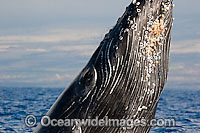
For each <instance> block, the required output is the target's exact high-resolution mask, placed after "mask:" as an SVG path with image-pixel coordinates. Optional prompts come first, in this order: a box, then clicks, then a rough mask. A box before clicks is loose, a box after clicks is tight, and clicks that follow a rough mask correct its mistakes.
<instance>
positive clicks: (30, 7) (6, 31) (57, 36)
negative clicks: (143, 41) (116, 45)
mask: <svg viewBox="0 0 200 133" xmlns="http://www.w3.org/2000/svg"><path fill="white" fill-rule="evenodd" d="M130 1H131V0H101V1H99V0H84V1H79V0H78V1H72V0H15V1H13V0H12V1H11V0H0V3H1V4H0V86H7V87H9V86H12V87H65V86H67V85H68V84H69V83H70V82H71V81H72V80H73V78H74V77H75V76H76V75H77V74H78V72H79V71H80V70H81V69H82V68H83V66H84V65H85V64H86V62H87V61H88V59H89V58H90V56H91V54H92V53H93V51H94V50H95V49H96V47H97V46H98V45H99V43H100V41H101V40H102V39H103V36H104V34H105V33H106V32H107V31H108V30H109V29H110V28H112V27H113V26H114V25H115V23H116V21H117V19H118V17H120V16H121V15H122V14H123V12H124V10H125V8H126V6H127V5H128V4H129V3H130ZM174 3H175V5H176V6H175V8H174V18H175V20H174V26H173V31H172V44H171V45H172V47H171V63H170V73H169V82H168V87H169V88H179V87H183V88H187V87H190V88H194V89H195V88H199V89H200V81H199V75H200V69H199V68H200V61H199V58H200V31H199V29H200V23H199V22H200V8H199V5H200V1H199V0H192V1H191V2H188V0H175V1H174ZM191 84H192V85H193V86H191Z"/></svg>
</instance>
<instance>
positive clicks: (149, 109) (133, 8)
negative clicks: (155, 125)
mask: <svg viewBox="0 0 200 133" xmlns="http://www.w3.org/2000/svg"><path fill="white" fill-rule="evenodd" d="M165 1H167V0H165ZM137 2H140V3H131V4H130V5H129V6H128V7H127V8H126V11H125V13H124V14H123V15H122V17H120V18H119V20H118V21H117V24H116V25H115V26H114V28H113V29H111V30H110V31H109V33H107V34H106V35H105V38H104V39H103V41H102V42H101V43H100V45H99V47H98V48H97V49H96V51H95V52H94V54H93V55H92V57H91V59H90V60H89V62H88V64H87V65H86V66H85V67H84V68H83V70H82V71H81V72H80V73H79V75H78V76H77V77H76V78H75V80H74V81H73V82H72V83H71V85H70V86H69V87H68V88H66V89H65V90H64V91H63V92H62V94H61V95H60V96H59V97H58V99H57V100H56V102H55V103H54V104H53V106H52V107H51V108H50V110H49V111H48V112H47V114H46V115H47V116H49V117H50V118H51V119H87V118H96V117H99V119H102V118H104V117H105V116H107V117H108V118H109V119H114V118H115V119H123V118H124V119H128V118H131V119H141V118H144V119H145V120H147V121H149V120H151V119H153V118H154V117H155V112H156V107H157V103H158V100H159V98H160V95H161V93H162V91H163V88H164V84H165V82H166V79H167V73H168V62H169V49H170V40H171V36H170V31H171V26H172V7H171V6H170V9H169V11H168V13H167V14H168V15H165V16H166V17H165V19H164V21H165V23H166V27H167V28H166V31H165V32H164V33H163V38H162V39H163V41H162V42H161V43H162V45H160V46H157V49H158V50H159V49H160V53H159V56H158V57H159V59H158V62H159V63H158V62H157V65H155V67H154V68H153V70H154V72H152V73H150V77H148V80H147V81H144V80H143V79H144V77H145V75H146V72H145V71H146V70H145V68H146V67H145V66H148V65H149V62H148V61H147V60H146V57H147V55H142V56H141V54H140V53H141V52H140V49H141V48H140V42H142V41H144V35H143V34H142V31H143V28H144V26H146V25H147V15H146V14H147V13H148V12H149V10H150V9H152V11H153V14H152V16H154V18H156V17H157V16H158V15H159V14H160V8H161V0H154V1H151V0H150V1H149V0H147V1H145V0H137ZM156 5H158V8H157V7H156ZM170 5H171V1H170ZM150 7H151V8H150ZM137 9H141V11H140V12H139V11H138V10H137ZM130 20H134V24H135V23H137V26H138V27H137V30H135V29H134V28H133V27H132V26H131V25H133V24H131V22H130ZM140 31H141V32H140ZM139 37H141V38H139ZM154 53H155V52H154ZM143 58H145V59H143ZM153 59H154V58H153ZM152 86H153V87H152ZM150 129H151V126H135V127H133V128H132V129H125V128H121V127H91V126H83V127H81V130H82V132H84V133H106V132H107V133H111V132H113V133H121V132H123V133H125V132H138V133H144V132H149V131H150ZM34 132H36V133H61V132H63V133H64V132H66V133H72V132H80V131H78V130H77V131H72V127H52V126H49V127H43V126H41V125H40V124H39V125H38V126H37V128H36V130H35V131H34Z"/></svg>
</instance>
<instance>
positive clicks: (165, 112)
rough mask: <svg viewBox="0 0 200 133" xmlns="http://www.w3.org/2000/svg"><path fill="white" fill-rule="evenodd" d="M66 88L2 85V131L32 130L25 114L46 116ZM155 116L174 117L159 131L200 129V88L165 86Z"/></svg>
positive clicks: (0, 93) (0, 95)
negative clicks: (168, 125) (181, 88)
mask: <svg viewBox="0 0 200 133" xmlns="http://www.w3.org/2000/svg"><path fill="white" fill-rule="evenodd" d="M62 91H63V89H55V88H0V132H32V130H33V129H34V127H33V128H29V127H26V126H25V124H24V119H25V116H26V115H28V114H33V115H36V116H37V120H38V121H39V119H40V117H41V116H42V115H44V114H45V113H46V112H47V111H48V109H49V108H50V106H51V105H52V104H53V103H54V102H55V100H56V98H57V97H58V96H59V94H60V93H61V92H62ZM156 118H174V119H175V120H176V126H175V127H167V128H163V127H155V128H152V130H151V132H152V133H157V132H173V133H174V132H186V133H187V132H188V133H192V132H194V133H196V132H200V90H172V89H165V90H164V92H163V94H162V96H161V99H160V101H159V104H158V108H157V113H156Z"/></svg>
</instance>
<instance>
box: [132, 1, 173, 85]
mask: <svg viewBox="0 0 200 133" xmlns="http://www.w3.org/2000/svg"><path fill="white" fill-rule="evenodd" d="M135 4H136V7H137V6H139V4H140V3H139V2H136V1H135ZM171 6H173V4H172V1H170V0H163V1H162V2H161V6H160V7H159V8H160V11H159V12H158V15H155V12H153V8H152V7H151V8H150V12H148V13H146V14H147V19H148V21H147V24H146V25H145V26H143V30H142V31H137V29H138V25H139V24H137V23H133V22H130V24H132V23H133V25H132V29H133V31H135V32H136V33H137V36H136V37H137V38H138V44H139V52H138V57H139V58H143V60H145V61H146V63H145V66H144V72H145V73H144V74H143V75H142V79H141V80H142V81H144V82H147V83H148V86H150V85H151V88H155V86H156V85H155V83H150V81H151V80H150V78H151V74H152V73H154V70H155V67H156V66H157V65H159V62H160V58H161V53H162V45H163V44H164V40H165V39H166V32H167V30H168V27H167V21H168V20H167V19H166V16H167V15H168V11H169V10H170V8H171ZM139 13H140V12H139ZM155 16H157V17H155ZM140 61H141V60H139V61H137V62H136V65H137V66H138V67H139V66H140V64H141V62H140Z"/></svg>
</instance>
